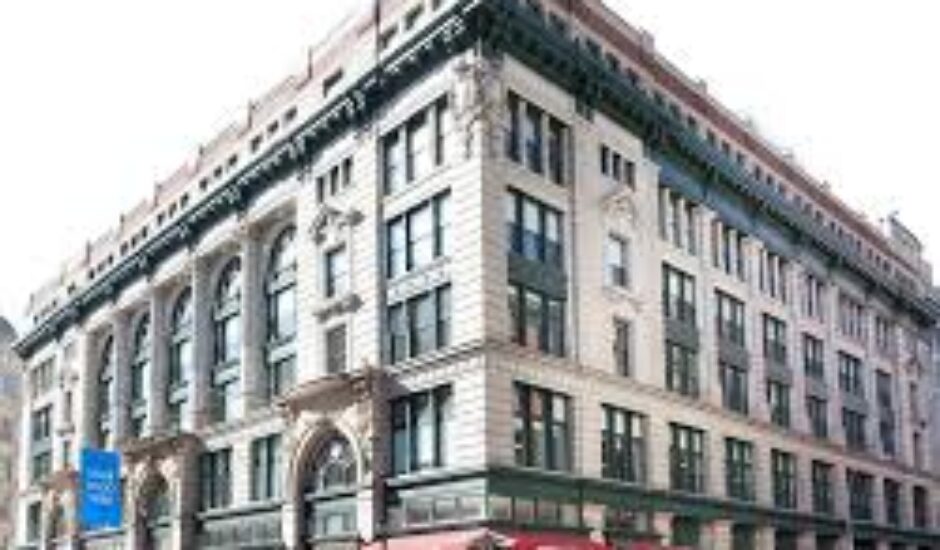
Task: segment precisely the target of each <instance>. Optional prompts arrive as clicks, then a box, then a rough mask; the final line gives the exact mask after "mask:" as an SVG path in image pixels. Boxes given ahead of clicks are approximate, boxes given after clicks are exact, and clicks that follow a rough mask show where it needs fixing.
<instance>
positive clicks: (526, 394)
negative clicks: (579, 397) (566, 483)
mask: <svg viewBox="0 0 940 550" xmlns="http://www.w3.org/2000/svg"><path fill="white" fill-rule="evenodd" d="M515 392H516V400H515V412H514V416H515V454H516V464H518V465H520V466H527V467H533V468H542V469H545V470H558V471H568V470H570V469H571V440H572V435H573V434H572V433H571V432H572V421H571V398H570V397H568V396H567V395H564V394H561V393H554V392H551V391H549V390H545V389H541V388H537V387H534V386H529V385H526V384H522V383H516V385H515Z"/></svg>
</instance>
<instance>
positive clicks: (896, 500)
mask: <svg viewBox="0 0 940 550" xmlns="http://www.w3.org/2000/svg"><path fill="white" fill-rule="evenodd" d="M882 492H883V495H884V498H883V501H884V507H885V523H887V524H888V525H894V526H900V525H901V484H900V483H898V482H897V481H894V480H893V479H887V478H885V480H884V482H883V484H882Z"/></svg>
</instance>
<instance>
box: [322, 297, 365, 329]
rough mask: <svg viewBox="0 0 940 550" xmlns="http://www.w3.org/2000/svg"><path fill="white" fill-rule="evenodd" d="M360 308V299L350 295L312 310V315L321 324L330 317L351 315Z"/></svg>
mask: <svg viewBox="0 0 940 550" xmlns="http://www.w3.org/2000/svg"><path fill="white" fill-rule="evenodd" d="M360 307H362V298H360V297H359V295H358V294H354V293H351V294H346V295H345V296H342V297H340V298H337V299H335V300H331V301H330V302H327V304H326V305H325V306H323V307H321V308H319V309H317V310H314V312H313V314H314V315H316V317H317V319H318V320H319V321H320V322H321V323H322V322H324V321H326V320H328V319H330V318H331V317H335V316H337V315H342V314H344V313H352V312H354V311H356V310H357V309H359V308H360Z"/></svg>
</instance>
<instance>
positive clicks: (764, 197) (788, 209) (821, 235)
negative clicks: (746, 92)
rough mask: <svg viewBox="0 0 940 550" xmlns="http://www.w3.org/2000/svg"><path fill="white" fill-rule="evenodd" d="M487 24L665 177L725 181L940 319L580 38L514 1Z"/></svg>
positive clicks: (919, 314)
mask: <svg viewBox="0 0 940 550" xmlns="http://www.w3.org/2000/svg"><path fill="white" fill-rule="evenodd" d="M485 7H486V8H487V9H486V10H485V11H487V12H488V13H487V15H485V16H484V20H485V21H486V23H487V26H486V29H487V30H486V32H485V35H484V36H483V38H484V40H486V41H487V43H488V45H489V46H490V48H488V50H490V51H495V52H499V51H504V52H506V53H509V54H510V55H512V56H513V57H515V58H517V59H519V60H520V61H521V62H523V63H525V64H526V65H528V66H530V67H531V68H532V69H534V70H536V71H537V72H539V73H540V74H542V76H543V77H545V78H547V79H548V80H551V81H552V82H554V83H556V84H558V85H560V86H561V87H563V88H564V89H566V90H567V91H568V92H569V93H571V94H573V95H575V96H576V97H577V98H578V100H579V101H580V102H581V103H583V104H586V105H589V106H591V107H593V108H595V109H598V110H599V111H601V112H602V113H604V114H605V115H606V116H607V117H608V118H610V119H612V120H613V121H615V122H617V123H619V124H620V125H622V126H623V127H624V128H626V129H627V130H629V131H631V132H633V133H634V134H635V135H637V136H640V137H641V138H642V139H643V141H644V143H645V145H646V147H647V149H648V152H649V154H650V156H651V157H652V158H653V159H654V161H656V162H657V163H658V164H659V165H660V166H661V167H662V168H663V171H664V180H663V183H665V184H666V185H669V186H672V187H678V183H677V182H676V181H673V179H672V178H671V177H670V174H678V175H679V177H680V178H692V179H694V180H695V181H697V182H701V184H702V185H703V186H704V187H705V188H706V191H705V193H704V197H702V198H703V199H704V200H705V201H706V202H708V193H707V188H708V187H710V186H719V185H720V186H723V187H726V188H728V189H729V190H731V191H733V192H734V193H735V194H736V195H738V196H741V197H744V198H745V199H746V200H747V203H748V204H749V206H750V207H751V209H752V211H753V212H755V213H759V214H761V215H763V216H764V217H767V218H768V219H769V220H773V221H774V222H776V223H777V224H778V225H779V226H780V227H781V228H782V229H783V230H784V233H785V234H788V235H790V236H791V238H792V240H793V241H795V242H800V243H802V244H803V245H807V244H809V245H812V246H814V247H815V248H817V249H818V250H819V251H820V252H822V253H824V254H826V255H827V256H828V257H829V258H830V263H831V264H832V265H833V266H841V267H843V268H845V269H847V270H849V271H851V272H854V273H856V274H857V275H858V276H860V277H861V278H862V279H863V280H864V281H866V282H867V283H868V284H869V285H870V287H871V289H872V290H877V291H881V292H883V293H884V294H885V295H886V296H888V297H889V299H892V300H893V301H895V302H896V303H897V305H898V306H899V307H904V308H907V309H909V310H910V311H911V312H912V313H913V314H914V315H915V317H916V318H917V319H918V320H919V321H920V322H921V323H923V324H924V325H930V324H932V322H933V321H935V320H936V319H937V318H938V317H940V304H938V303H937V301H936V300H932V299H930V298H929V297H920V296H915V295H914V294H913V293H911V292H910V291H908V290H906V289H904V288H902V287H901V286H900V285H899V283H897V281H894V280H893V279H889V278H887V277H885V276H883V275H882V274H881V273H879V272H878V271H877V270H876V269H875V268H874V267H872V266H871V265H869V264H868V263H867V262H866V261H865V260H864V257H863V256H862V255H860V254H858V253H856V252H854V251H853V250H850V249H849V247H848V245H846V244H845V243H843V242H841V241H839V240H838V238H837V237H836V236H835V235H833V234H830V232H829V231H828V230H826V229H823V228H820V226H819V225H818V224H816V223H815V221H813V220H812V219H811V218H809V217H808V216H806V215H805V214H804V213H803V212H802V211H800V210H799V209H798V208H796V207H795V206H793V205H792V204H790V203H789V202H788V201H785V200H783V199H782V198H781V197H780V196H779V195H778V194H777V193H776V192H774V191H771V190H769V189H768V188H767V186H766V185H764V184H763V183H761V182H757V181H756V180H754V179H753V177H752V176H751V175H750V174H748V173H746V172H745V171H744V170H742V169H741V168H740V167H739V166H737V165H736V164H734V163H733V162H732V161H731V160H729V159H727V158H725V156H724V155H722V154H721V153H720V152H718V151H716V150H715V149H714V148H713V147H710V146H708V144H706V143H705V142H704V140H702V138H701V137H700V136H698V135H697V134H694V133H693V132H691V131H690V130H689V129H688V128H687V127H686V126H685V125H684V124H683V123H682V121H678V120H676V119H675V118H674V117H673V116H672V115H671V114H670V113H669V112H668V110H667V109H665V108H664V107H660V106H659V105H656V104H655V103H654V102H653V101H652V100H651V99H650V98H649V97H648V96H647V95H646V93H644V92H643V91H642V90H640V89H639V88H638V87H637V86H636V85H634V84H633V83H632V82H630V80H629V79H628V78H627V77H626V76H623V75H619V74H617V73H614V72H612V71H611V69H610V68H609V67H608V66H607V65H606V64H605V63H604V62H603V60H602V59H598V58H596V57H595V56H593V55H591V54H590V53H589V52H588V51H587V50H586V49H584V48H583V47H581V46H580V45H579V44H577V43H575V42H574V41H571V40H569V39H567V38H565V37H563V36H561V35H559V34H558V33H556V32H553V31H552V30H551V29H549V28H548V27H547V24H546V23H545V21H543V20H541V19H539V18H538V17H537V16H535V15H534V14H533V13H531V11H530V10H528V9H526V8H525V7H523V6H520V3H519V2H517V1H515V0H489V1H488V2H486V4H485Z"/></svg>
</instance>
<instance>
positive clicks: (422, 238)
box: [385, 191, 450, 279]
mask: <svg viewBox="0 0 940 550" xmlns="http://www.w3.org/2000/svg"><path fill="white" fill-rule="evenodd" d="M385 238H386V242H387V243H388V245H387V247H386V252H385V253H386V258H385V266H386V272H387V275H388V278H390V279H394V278H396V277H399V276H401V275H404V274H405V273H408V272H410V271H412V270H415V269H418V268H421V267H424V266H426V265H428V264H430V263H432V262H434V261H435V260H436V259H438V258H440V257H443V256H445V255H447V254H449V252H450V244H449V242H448V241H449V239H450V192H449V191H445V192H444V193H441V194H439V195H437V196H435V197H434V198H432V199H431V200H429V201H426V202H423V203H421V204H419V205H418V206H416V207H414V208H412V209H411V210H409V211H408V212H406V213H405V214H402V215H401V216H398V217H396V218H394V219H392V220H390V221H389V222H388V223H387V224H386V227H385Z"/></svg>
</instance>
